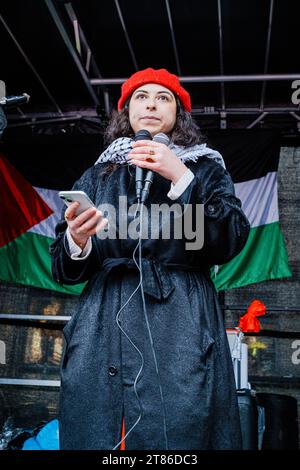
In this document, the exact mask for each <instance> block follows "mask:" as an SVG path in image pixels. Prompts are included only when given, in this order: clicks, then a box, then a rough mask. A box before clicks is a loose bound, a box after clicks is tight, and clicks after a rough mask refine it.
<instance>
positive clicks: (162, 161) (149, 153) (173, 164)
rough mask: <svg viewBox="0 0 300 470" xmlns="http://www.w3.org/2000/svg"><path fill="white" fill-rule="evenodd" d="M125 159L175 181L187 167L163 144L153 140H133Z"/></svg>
mask: <svg viewBox="0 0 300 470" xmlns="http://www.w3.org/2000/svg"><path fill="white" fill-rule="evenodd" d="M127 159H128V160H130V161H131V163H133V164H134V165H136V166H139V167H140V168H146V169H147V170H152V171H155V172H156V173H159V174H160V175H161V176H163V177H164V178H166V179H167V180H170V181H172V183H173V184H175V183H177V181H178V180H179V178H181V176H182V175H183V174H184V173H185V172H186V171H187V170H188V167H187V166H185V164H184V163H182V161H181V160H179V158H178V157H177V156H176V155H175V153H173V152H172V150H170V149H169V147H167V146H166V145H165V144H161V143H159V142H155V141H153V140H139V141H137V142H133V144H132V150H131V151H130V153H129V154H128V156H127Z"/></svg>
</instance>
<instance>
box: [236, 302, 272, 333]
mask: <svg viewBox="0 0 300 470" xmlns="http://www.w3.org/2000/svg"><path fill="white" fill-rule="evenodd" d="M265 313H266V306H265V304H264V303H263V302H261V301H260V300H253V302H251V304H250V305H249V307H248V309H247V313H246V314H245V315H244V316H242V317H241V318H240V322H239V326H238V328H240V330H241V331H242V332H243V333H259V331H260V322H259V320H258V319H257V318H256V317H260V316H261V315H264V314H265Z"/></svg>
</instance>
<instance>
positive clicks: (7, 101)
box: [0, 93, 30, 107]
mask: <svg viewBox="0 0 300 470" xmlns="http://www.w3.org/2000/svg"><path fill="white" fill-rule="evenodd" d="M29 99H30V96H29V95H27V93H23V95H18V96H7V97H3V98H1V99H0V105H2V106H7V107H13V106H19V105H20V104H24V103H28V101H29Z"/></svg>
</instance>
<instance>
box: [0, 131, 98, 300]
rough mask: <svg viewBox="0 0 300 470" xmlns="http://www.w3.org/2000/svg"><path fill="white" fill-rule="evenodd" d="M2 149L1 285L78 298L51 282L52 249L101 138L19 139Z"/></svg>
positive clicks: (74, 288) (69, 289)
mask: <svg viewBox="0 0 300 470" xmlns="http://www.w3.org/2000/svg"><path fill="white" fill-rule="evenodd" d="M6 135H7V137H6V140H5V141H4V143H2V144H1V147H0V200H1V205H0V220H1V224H0V280H2V281H6V282H12V283H16V284H23V285H28V286H34V287H39V288H43V289H50V290H54V291H58V292H61V293H65V294H75V295H78V294H80V292H81V291H82V289H83V287H84V284H78V285H75V286H68V285H60V284H58V283H57V282H56V281H55V280H54V279H53V277H52V273H51V257H50V254H49V252H48V248H49V245H50V244H51V243H52V241H53V240H54V238H55V226H56V224H57V222H58V220H59V219H60V216H61V210H62V207H63V202H62V200H61V199H60V198H59V197H58V191H60V190H68V189H71V188H72V186H73V184H74V182H75V181H76V180H77V179H78V178H79V177H80V176H81V175H82V173H83V172H84V170H85V169H86V168H88V167H89V166H91V165H92V164H93V163H94V162H95V160H96V158H97V156H98V155H99V152H100V149H101V145H102V142H101V139H100V138H99V136H98V135H84V134H81V135H79V136H78V135H61V134H59V135H49V136H48V135H42V136H35V137H32V136H31V135H29V136H28V135H27V134H26V135H25V136H23V133H22V134H21V135H19V134H18V135H16V131H14V132H13V135H12V136H11V137H10V135H9V134H6Z"/></svg>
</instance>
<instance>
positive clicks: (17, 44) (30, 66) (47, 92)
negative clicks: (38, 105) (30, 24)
mask: <svg viewBox="0 0 300 470" xmlns="http://www.w3.org/2000/svg"><path fill="white" fill-rule="evenodd" d="M0 21H1V22H2V24H3V26H4V28H5V29H6V31H7V32H8V34H9V35H10V37H11V38H12V40H13V42H14V43H15V45H16V46H17V48H18V49H19V52H20V53H21V55H22V56H23V58H24V60H25V62H26V64H27V65H28V67H29V68H30V69H31V70H32V72H33V73H34V75H35V76H36V78H37V80H38V81H39V83H40V84H41V86H42V88H43V90H44V91H45V93H46V95H47V96H48V98H49V99H50V101H51V103H52V104H53V105H54V107H55V108H56V109H57V111H58V113H59V114H62V110H61V109H60V107H59V105H58V104H57V102H56V101H55V99H54V97H53V96H52V94H51V93H50V91H49V89H48V87H47V86H46V84H45V82H44V81H43V79H42V77H41V76H40V74H39V73H38V71H37V70H36V68H35V67H34V65H33V64H32V62H31V61H30V59H29V57H28V56H27V54H26V53H25V51H24V50H23V48H22V47H21V46H20V44H19V42H18V41H17V39H16V37H15V36H14V34H13V33H12V31H11V29H10V28H9V26H8V25H7V23H6V21H5V20H4V18H3V17H2V15H0Z"/></svg>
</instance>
